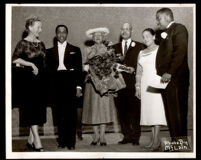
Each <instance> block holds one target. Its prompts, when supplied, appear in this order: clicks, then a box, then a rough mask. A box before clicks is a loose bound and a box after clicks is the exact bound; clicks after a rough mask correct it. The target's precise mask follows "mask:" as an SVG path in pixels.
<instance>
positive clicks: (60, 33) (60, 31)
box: [56, 27, 68, 43]
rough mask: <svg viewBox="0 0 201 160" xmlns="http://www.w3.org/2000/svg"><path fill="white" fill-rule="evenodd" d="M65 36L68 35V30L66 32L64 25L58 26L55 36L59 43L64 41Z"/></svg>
mask: <svg viewBox="0 0 201 160" xmlns="http://www.w3.org/2000/svg"><path fill="white" fill-rule="evenodd" d="M67 36H68V32H67V30H66V28H65V27H59V28H57V31H56V37H57V40H58V41H59V42H60V43H63V42H65V41H66V39H67Z"/></svg>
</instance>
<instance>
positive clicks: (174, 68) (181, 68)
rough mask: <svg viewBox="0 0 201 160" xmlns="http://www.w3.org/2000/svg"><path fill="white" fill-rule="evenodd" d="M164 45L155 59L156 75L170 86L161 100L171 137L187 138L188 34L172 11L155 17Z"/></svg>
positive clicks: (162, 10) (163, 10)
mask: <svg viewBox="0 0 201 160" xmlns="http://www.w3.org/2000/svg"><path fill="white" fill-rule="evenodd" d="M156 20H157V22H158V26H159V27H160V29H165V31H164V32H162V33H161V38H162V39H161V42H160V46H159V49H158V53H157V57H156V69H157V74H158V75H160V76H162V78H161V81H162V82H164V83H165V82H169V84H168V86H167V88H166V89H165V90H164V91H163V93H162V96H163V100H164V104H165V112H166V118H167V122H168V126H169V130H170V136H171V137H180V136H186V135H187V113H188V88H189V68H188V55H187V52H188V32H187V29H186V27H185V26H184V25H182V24H179V23H175V22H174V17H173V13H172V11H171V10H170V9H169V8H162V9H160V10H158V11H157V13H156Z"/></svg>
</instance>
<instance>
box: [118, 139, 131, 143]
mask: <svg viewBox="0 0 201 160" xmlns="http://www.w3.org/2000/svg"><path fill="white" fill-rule="evenodd" d="M118 143H119V144H127V143H131V141H129V140H128V139H123V140H122V141H119V142H118Z"/></svg>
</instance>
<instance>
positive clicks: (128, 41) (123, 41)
mask: <svg viewBox="0 0 201 160" xmlns="http://www.w3.org/2000/svg"><path fill="white" fill-rule="evenodd" d="M126 41H127V44H130V43H131V41H132V40H131V38H129V39H127V40H125V39H123V40H122V43H123V44H125V42H126Z"/></svg>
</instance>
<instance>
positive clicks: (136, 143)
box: [132, 142, 140, 146]
mask: <svg viewBox="0 0 201 160" xmlns="http://www.w3.org/2000/svg"><path fill="white" fill-rule="evenodd" d="M132 144H133V145H134V146H139V145H140V143H139V142H133V143H132Z"/></svg>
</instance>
